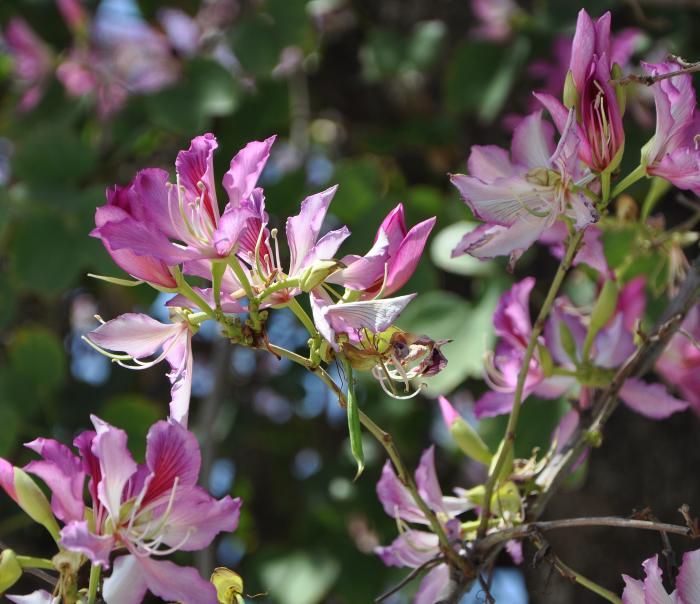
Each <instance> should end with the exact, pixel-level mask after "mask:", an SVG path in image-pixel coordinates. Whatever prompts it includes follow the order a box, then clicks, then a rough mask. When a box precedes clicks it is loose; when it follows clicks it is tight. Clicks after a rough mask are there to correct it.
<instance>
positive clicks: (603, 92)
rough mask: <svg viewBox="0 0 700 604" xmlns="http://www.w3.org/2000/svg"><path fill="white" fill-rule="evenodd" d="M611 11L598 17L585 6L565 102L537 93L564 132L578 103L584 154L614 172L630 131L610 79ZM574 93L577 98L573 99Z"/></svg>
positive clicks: (598, 169) (595, 165)
mask: <svg viewBox="0 0 700 604" xmlns="http://www.w3.org/2000/svg"><path fill="white" fill-rule="evenodd" d="M610 19H611V16H610V12H607V13H605V14H604V15H603V16H602V17H600V18H599V19H597V20H596V21H595V22H593V20H592V19H591V17H590V16H589V14H588V13H587V12H586V10H585V9H581V11H580V12H579V14H578V20H577V22H576V33H575V34H574V40H573V43H572V47H571V62H570V64H569V71H570V73H571V76H570V81H571V83H570V85H569V87H568V88H569V89H568V90H567V87H565V93H564V96H565V103H566V105H567V106H566V107H565V106H564V104H562V103H561V101H559V100H558V99H557V98H555V97H554V96H552V95H550V94H546V93H543V94H536V95H535V96H536V97H537V98H538V99H539V100H540V101H541V102H542V104H543V105H544V106H545V107H546V108H547V110H548V111H549V112H550V114H551V115H552V119H553V120H554V123H555V124H556V125H557V128H558V129H559V131H560V132H561V133H562V135H563V133H564V132H565V131H566V129H567V118H568V115H569V110H568V109H567V107H573V106H575V107H576V108H577V115H578V116H579V122H578V123H577V124H576V126H575V130H576V133H577V136H578V138H580V140H581V144H580V146H579V148H578V153H579V157H580V158H581V160H582V161H583V162H584V163H585V164H586V165H588V166H589V167H590V168H591V169H592V170H594V171H595V172H604V171H607V172H611V171H612V170H614V169H615V168H616V167H617V166H618V165H619V163H620V160H621V158H622V152H623V149H624V142H625V132H624V128H623V126H622V109H621V107H620V104H619V103H618V97H617V94H616V91H615V89H614V87H613V86H612V84H611V80H612V79H614V76H613V73H612V71H613V66H612V64H611V44H610ZM571 97H574V98H571Z"/></svg>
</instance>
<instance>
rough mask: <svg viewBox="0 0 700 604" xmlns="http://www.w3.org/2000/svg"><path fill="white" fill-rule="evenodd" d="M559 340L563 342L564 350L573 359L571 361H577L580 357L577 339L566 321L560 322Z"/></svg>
mask: <svg viewBox="0 0 700 604" xmlns="http://www.w3.org/2000/svg"><path fill="white" fill-rule="evenodd" d="M559 341H560V342H561V346H562V348H563V349H564V352H565V353H566V354H567V356H568V357H569V358H570V359H571V361H572V362H573V363H577V362H578V358H577V354H576V340H574V336H573V335H572V334H571V330H570V329H569V326H568V325H567V324H566V322H564V321H562V322H561V323H560V324H559Z"/></svg>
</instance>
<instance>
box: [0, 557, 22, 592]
mask: <svg viewBox="0 0 700 604" xmlns="http://www.w3.org/2000/svg"><path fill="white" fill-rule="evenodd" d="M21 576H22V567H21V565H20V563H19V562H18V561H17V556H16V555H15V552H13V551H12V550H11V549H5V550H3V551H2V553H1V554H0V594H2V593H4V592H6V591H7V590H8V589H10V587H12V586H13V585H14V584H15V583H17V581H19V579H20V577H21Z"/></svg>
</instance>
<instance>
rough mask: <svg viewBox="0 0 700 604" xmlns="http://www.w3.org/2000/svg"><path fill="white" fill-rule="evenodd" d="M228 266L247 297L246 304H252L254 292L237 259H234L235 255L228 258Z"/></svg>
mask: <svg viewBox="0 0 700 604" xmlns="http://www.w3.org/2000/svg"><path fill="white" fill-rule="evenodd" d="M228 264H229V266H230V267H231V268H232V269H233V272H234V274H235V275H236V278H237V279H238V281H239V282H240V284H241V286H242V287H243V291H245V295H246V296H248V303H249V304H253V302H254V300H255V292H254V291H253V286H252V285H251V284H250V281H249V280H248V275H246V274H245V271H244V270H243V267H242V266H241V263H240V262H239V261H238V258H236V256H235V254H234V255H231V256H229V259H228Z"/></svg>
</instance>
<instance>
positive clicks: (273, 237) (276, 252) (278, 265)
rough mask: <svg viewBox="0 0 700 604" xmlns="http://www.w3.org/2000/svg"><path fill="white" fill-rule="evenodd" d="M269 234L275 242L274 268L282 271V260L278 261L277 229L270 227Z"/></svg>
mask: <svg viewBox="0 0 700 604" xmlns="http://www.w3.org/2000/svg"><path fill="white" fill-rule="evenodd" d="M270 236H271V237H272V239H273V241H274V242H275V260H276V262H277V266H274V268H275V269H277V271H278V272H279V273H281V272H282V262H281V261H280V244H279V241H278V239H277V229H272V230H271V231H270Z"/></svg>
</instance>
